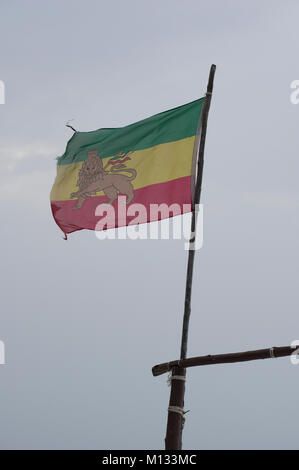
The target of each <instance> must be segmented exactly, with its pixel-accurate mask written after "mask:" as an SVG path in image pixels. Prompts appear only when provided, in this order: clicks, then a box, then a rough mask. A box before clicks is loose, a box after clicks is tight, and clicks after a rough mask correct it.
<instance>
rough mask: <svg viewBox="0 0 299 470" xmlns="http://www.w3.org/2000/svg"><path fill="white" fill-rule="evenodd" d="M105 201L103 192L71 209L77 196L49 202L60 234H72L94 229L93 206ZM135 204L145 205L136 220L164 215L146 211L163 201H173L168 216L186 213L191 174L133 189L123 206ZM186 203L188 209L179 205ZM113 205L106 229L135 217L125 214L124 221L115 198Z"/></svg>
mask: <svg viewBox="0 0 299 470" xmlns="http://www.w3.org/2000/svg"><path fill="white" fill-rule="evenodd" d="M107 202H108V198H107V197H106V196H105V195H103V196H93V197H90V198H88V199H86V201H85V202H84V204H83V206H82V207H81V208H80V209H77V210H73V207H74V206H75V205H76V204H77V199H74V200H73V199H72V200H68V201H51V208H52V213H53V217H54V219H55V221H56V223H57V225H58V226H59V227H60V228H61V230H62V231H63V232H64V233H72V232H75V231H77V230H82V229H89V230H95V229H96V225H97V224H98V222H99V221H100V219H101V217H99V216H96V215H95V211H96V208H97V206H98V205H99V204H102V203H107ZM136 203H138V204H142V205H143V206H144V207H145V208H146V214H144V215H142V216H141V219H140V218H139V223H146V222H154V221H156V220H161V219H164V218H167V217H168V216H166V217H165V216H163V214H158V215H157V217H154V218H153V216H151V213H150V205H151V204H159V205H160V204H167V206H170V205H172V204H177V205H178V208H177V210H175V211H174V213H173V214H172V215H171V217H173V216H175V215H179V214H182V213H184V212H190V211H191V176H185V177H182V178H177V179H175V180H172V181H168V182H165V183H157V184H152V185H151V186H146V187H144V188H140V189H136V190H135V191H134V200H133V201H132V203H131V204H128V205H126V206H125V208H126V209H127V210H128V208H129V207H130V206H132V205H133V204H136ZM188 204H189V208H188V207H187V208H186V207H185V208H184V207H183V205H188ZM113 207H114V209H115V221H113V220H111V221H109V228H112V227H115V228H117V227H121V226H124V225H128V223H130V221H132V220H133V219H134V218H135V216H127V220H124V219H123V217H121V218H120V217H118V213H117V207H118V203H117V201H114V203H113ZM136 215H137V214H136ZM120 219H121V220H120ZM106 228H107V227H106ZM104 229H105V228H104Z"/></svg>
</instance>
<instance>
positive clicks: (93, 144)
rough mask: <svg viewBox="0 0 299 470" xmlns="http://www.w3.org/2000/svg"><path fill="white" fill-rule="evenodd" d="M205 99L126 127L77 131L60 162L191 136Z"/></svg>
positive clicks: (137, 148) (64, 162) (112, 153)
mask: <svg viewBox="0 0 299 470" xmlns="http://www.w3.org/2000/svg"><path fill="white" fill-rule="evenodd" d="M203 102H204V98H201V99H199V100H196V101H192V102H191V103H188V104H185V105H183V106H179V107H177V108H174V109H171V110H168V111H164V112H163V113H159V114H156V115H155V116H151V117H149V118H147V119H143V120H142V121H139V122H136V123H134V124H130V125H129V126H125V127H119V128H112V129H98V130H95V131H91V132H76V133H74V135H73V136H72V138H71V139H70V140H69V141H68V143H67V147H66V151H65V153H64V154H63V155H62V156H61V157H59V158H58V159H57V160H58V165H68V164H70V163H76V162H80V161H83V160H85V159H86V157H87V152H88V151H90V150H98V152H99V156H100V157H101V158H107V157H111V156H112V155H115V154H116V153H118V152H120V151H123V152H128V151H130V150H132V151H134V150H144V149H146V148H149V147H153V146H155V145H159V144H164V143H167V142H173V141H176V140H181V139H185V138H187V137H191V136H193V135H195V134H196V129H197V124H198V119H199V115H200V112H201V109H202V106H203Z"/></svg>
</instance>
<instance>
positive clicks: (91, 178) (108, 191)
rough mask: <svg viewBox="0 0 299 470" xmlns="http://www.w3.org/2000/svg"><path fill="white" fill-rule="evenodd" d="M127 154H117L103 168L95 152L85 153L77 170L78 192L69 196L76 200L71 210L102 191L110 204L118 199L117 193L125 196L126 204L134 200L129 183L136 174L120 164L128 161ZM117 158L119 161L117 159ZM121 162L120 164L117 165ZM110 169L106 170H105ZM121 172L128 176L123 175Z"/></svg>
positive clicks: (79, 206)
mask: <svg viewBox="0 0 299 470" xmlns="http://www.w3.org/2000/svg"><path fill="white" fill-rule="evenodd" d="M128 153H129V152H127V153H125V152H119V153H118V154H116V155H115V156H114V157H113V158H111V159H110V160H109V161H108V163H107V164H106V165H105V167H103V163H102V159H101V158H100V157H99V155H98V151H97V150H91V151H90V152H88V153H87V158H86V160H85V162H84V163H83V165H82V167H81V169H80V170H79V174H78V180H77V186H78V187H79V190H78V191H76V192H74V193H72V194H71V198H72V199H73V198H77V199H78V202H77V204H76V205H75V206H74V207H73V209H80V208H81V207H82V205H83V203H84V201H85V199H87V198H89V197H91V196H93V195H95V194H96V193H97V192H98V191H104V193H105V195H106V196H107V197H108V199H109V202H108V203H109V204H112V203H113V202H114V201H115V200H116V199H117V197H118V193H121V194H125V195H126V196H127V201H126V202H127V204H130V202H132V200H133V199H134V188H133V185H132V183H131V181H132V180H134V179H135V178H136V175H137V172H136V170H134V169H133V168H126V165H124V164H123V163H122V162H124V161H126V160H130V158H129V157H128V156H127V155H128ZM118 157H119V159H118ZM119 161H121V163H119ZM110 165H112V167H111V168H110V169H109V170H107V168H108V167H109V166H110ZM123 172H127V173H129V174H130V176H128V175H124V174H122V173H123Z"/></svg>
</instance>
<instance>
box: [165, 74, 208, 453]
mask: <svg viewBox="0 0 299 470" xmlns="http://www.w3.org/2000/svg"><path fill="white" fill-rule="evenodd" d="M215 71H216V65H212V66H211V69H210V75H209V81H208V86H207V93H206V97H205V100H204V105H203V110H202V127H201V136H200V145H199V151H198V161H197V178H196V184H195V193H194V201H193V212H192V221H191V238H190V241H189V252H188V267H187V278H186V291H185V307H184V318H183V329H182V340H181V356H180V358H181V360H184V359H186V356H187V345H188V331H189V319H190V313H191V291H192V279H193V266H194V255H195V250H194V249H193V245H194V243H195V238H196V222H197V211H198V204H199V203H200V195H201V184H202V173H203V164H204V149H205V141H206V133H207V124H208V115H209V109H210V104H211V98H212V92H213V83H214V75H215ZM185 380H186V369H185V368H184V367H181V364H180V363H179V364H178V366H177V367H174V368H173V369H172V376H171V391H170V399H169V407H168V420H167V430H166V438H165V449H166V450H180V449H181V448H182V432H183V425H184V396H185Z"/></svg>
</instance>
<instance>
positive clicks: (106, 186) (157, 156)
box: [51, 98, 204, 234]
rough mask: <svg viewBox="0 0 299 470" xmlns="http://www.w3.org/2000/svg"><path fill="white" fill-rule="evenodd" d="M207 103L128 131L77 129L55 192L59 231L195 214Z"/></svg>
mask: <svg viewBox="0 0 299 470" xmlns="http://www.w3.org/2000/svg"><path fill="white" fill-rule="evenodd" d="M203 102H204V98H201V99H199V100H196V101H193V102H191V103H188V104H185V105H183V106H179V107H177V108H174V109H171V110H169V111H165V112H163V113H160V114H156V115H155V116H151V117H149V118H147V119H143V120H142V121H139V122H136V123H134V124H130V125H128V126H125V127H120V128H104V129H98V130H95V131H91V132H74V134H73V136H72V138H71V139H70V140H69V141H68V143H67V147H66V150H65V153H64V154H63V155H62V156H61V157H59V158H58V159H57V160H58V165H57V176H56V179H55V182H54V185H53V188H52V191H51V207H52V213H53V217H54V219H55V221H56V223H57V225H58V226H59V227H60V228H61V230H62V231H63V232H64V233H65V234H68V233H71V232H75V231H76V230H82V229H90V230H101V229H107V228H116V227H120V226H123V225H130V224H134V223H135V224H136V223H145V222H152V221H155V220H160V219H163V218H165V217H171V216H175V215H179V214H182V213H185V212H190V211H191V210H192V201H193V189H194V179H195V171H196V157H197V146H198V134H199V131H200V116H201V110H202V107H203ZM120 200H121V201H122V202H123V204H122V206H121V207H122V209H121V213H122V214H121V216H120V214H119V207H120V204H119V202H120ZM112 208H113V209H112ZM124 208H125V209H126V210H125V213H124ZM167 208H168V209H170V210H169V211H167ZM162 209H163V210H162ZM104 212H105V214H106V218H105V224H104V225H103V224H101V223H100V219H101V218H103V214H104ZM137 213H138V218H137V219H136V214H137ZM107 214H109V217H108V218H107ZM137 220H138V222H136V221H137Z"/></svg>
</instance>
